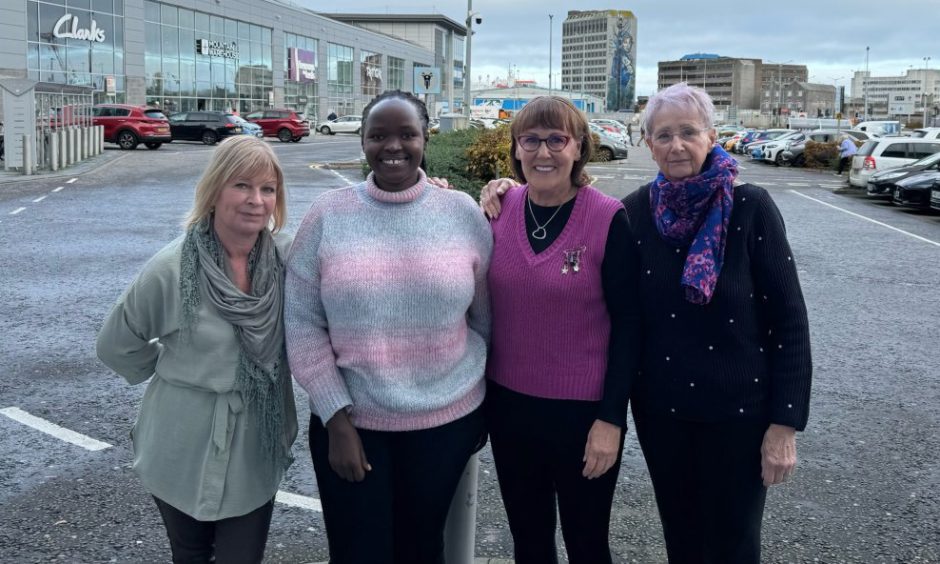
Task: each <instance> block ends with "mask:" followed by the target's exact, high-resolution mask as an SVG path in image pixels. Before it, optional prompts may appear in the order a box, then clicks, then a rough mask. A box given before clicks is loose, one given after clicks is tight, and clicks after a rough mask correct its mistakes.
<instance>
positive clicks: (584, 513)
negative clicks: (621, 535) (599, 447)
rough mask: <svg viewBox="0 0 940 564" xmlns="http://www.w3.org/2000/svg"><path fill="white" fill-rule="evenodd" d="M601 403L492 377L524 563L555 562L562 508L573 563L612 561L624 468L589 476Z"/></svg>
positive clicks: (490, 392) (505, 481) (497, 451)
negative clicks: (530, 390)
mask: <svg viewBox="0 0 940 564" xmlns="http://www.w3.org/2000/svg"><path fill="white" fill-rule="evenodd" d="M597 411H598V402H593V401H576V400H553V399H544V398H536V397H532V396H527V395H524V394H520V393H517V392H514V391H512V390H509V389H507V388H504V387H502V386H499V385H497V384H493V383H492V382H488V383H487V396H486V417H487V425H488V428H489V432H490V444H491V445H492V449H493V459H494V462H495V463H496V474H497V477H498V478H499V490H500V492H501V493H502V496H503V504H504V505H505V507H506V516H507V517H508V519H509V529H510V531H511V532H512V538H513V545H514V547H513V552H514V555H515V561H516V564H554V563H557V562H558V550H557V548H556V546H555V527H556V523H555V511H556V503H557V510H558V514H559V515H560V517H561V532H562V535H563V536H564V539H565V547H566V549H567V552H568V560H569V562H570V563H571V564H605V563H609V562H611V556H610V546H609V543H608V539H607V534H608V530H609V526H610V510H611V504H612V502H613V497H614V488H615V487H616V485H617V474H618V473H619V472H620V455H621V453H622V452H623V435H624V434H626V433H623V434H621V438H620V452H619V453H618V454H617V462H616V463H614V465H613V466H612V467H611V468H610V470H608V471H607V473H606V474H604V475H603V476H601V477H599V478H595V479H593V480H588V479H587V478H584V477H583V476H582V475H581V472H582V470H583V469H584V461H583V458H584V447H585V444H586V443H587V436H588V432H589V431H590V429H591V425H593V424H594V421H595V420H596V419H597Z"/></svg>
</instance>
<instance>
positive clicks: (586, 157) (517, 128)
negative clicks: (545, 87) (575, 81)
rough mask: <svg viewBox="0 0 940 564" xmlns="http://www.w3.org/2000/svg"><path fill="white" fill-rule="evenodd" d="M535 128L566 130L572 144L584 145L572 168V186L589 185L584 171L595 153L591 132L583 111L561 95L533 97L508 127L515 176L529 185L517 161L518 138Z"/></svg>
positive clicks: (520, 163)
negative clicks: (574, 142) (573, 142)
mask: <svg viewBox="0 0 940 564" xmlns="http://www.w3.org/2000/svg"><path fill="white" fill-rule="evenodd" d="M533 127H544V128H547V129H560V130H562V131H567V132H568V134H569V135H571V140H572V141H577V142H579V143H581V156H580V157H579V158H578V160H577V161H575V163H574V166H573V167H571V183H572V184H573V185H575V186H577V187H578V188H580V187H581V186H586V185H587V184H589V183H590V178H589V176H588V175H587V173H585V172H584V167H585V166H587V164H588V162H589V161H590V160H591V155H592V154H593V153H594V141H593V139H592V138H591V129H590V127H589V126H588V121H587V118H586V117H584V114H583V113H582V112H581V110H579V109H578V108H576V107H574V104H572V103H571V100H569V99H568V98H563V97H561V96H539V97H538V98H533V99H532V101H531V102H529V103H528V104H526V105H525V106H523V108H522V109H521V110H519V112H518V113H517V114H516V115H515V116H514V117H513V120H512V125H511V126H510V128H509V134H510V135H511V136H512V141H511V143H510V147H509V158H510V160H511V161H512V170H513V172H514V173H515V174H516V179H517V180H519V181H520V182H523V183H524V182H527V181H526V178H525V173H524V172H523V171H522V162H521V161H519V159H517V158H516V147H517V146H518V143H517V142H516V138H517V137H518V136H520V135H522V134H523V133H525V132H526V131H528V130H529V129H532V128H533Z"/></svg>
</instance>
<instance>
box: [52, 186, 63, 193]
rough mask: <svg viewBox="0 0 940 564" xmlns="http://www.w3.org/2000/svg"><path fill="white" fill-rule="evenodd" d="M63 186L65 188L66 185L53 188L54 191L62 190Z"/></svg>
mask: <svg viewBox="0 0 940 564" xmlns="http://www.w3.org/2000/svg"><path fill="white" fill-rule="evenodd" d="M63 188H65V186H59V187H58V188H56V189H55V190H53V192H61V191H62V189H63Z"/></svg>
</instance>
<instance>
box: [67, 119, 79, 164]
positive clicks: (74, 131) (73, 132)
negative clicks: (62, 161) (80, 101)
mask: <svg viewBox="0 0 940 564" xmlns="http://www.w3.org/2000/svg"><path fill="white" fill-rule="evenodd" d="M69 143H70V144H71V147H72V156H71V157H69V160H71V161H72V163H73V164H74V163H77V162H78V128H77V127H75V126H72V127H70V128H69Z"/></svg>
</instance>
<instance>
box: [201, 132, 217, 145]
mask: <svg viewBox="0 0 940 564" xmlns="http://www.w3.org/2000/svg"><path fill="white" fill-rule="evenodd" d="M202 142H203V143H205V144H206V145H215V144H216V143H218V142H219V134H218V133H216V132H215V131H210V130H208V129H207V130H206V131H203V132H202Z"/></svg>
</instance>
